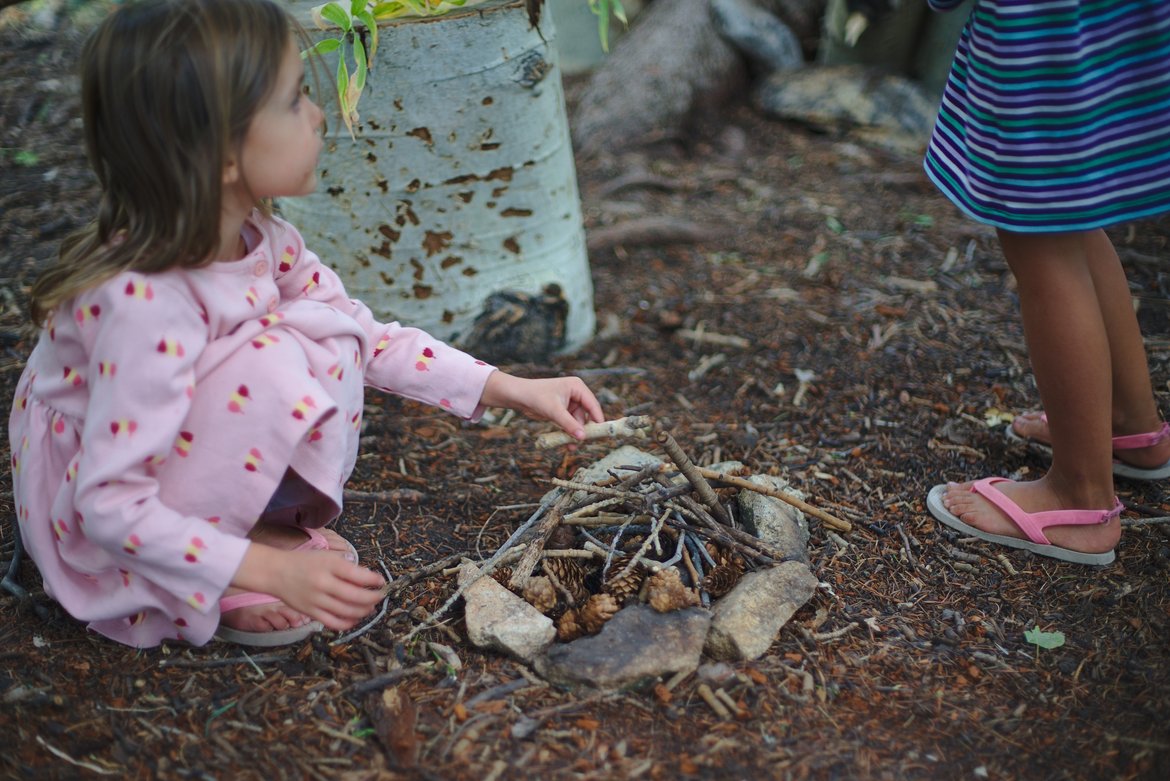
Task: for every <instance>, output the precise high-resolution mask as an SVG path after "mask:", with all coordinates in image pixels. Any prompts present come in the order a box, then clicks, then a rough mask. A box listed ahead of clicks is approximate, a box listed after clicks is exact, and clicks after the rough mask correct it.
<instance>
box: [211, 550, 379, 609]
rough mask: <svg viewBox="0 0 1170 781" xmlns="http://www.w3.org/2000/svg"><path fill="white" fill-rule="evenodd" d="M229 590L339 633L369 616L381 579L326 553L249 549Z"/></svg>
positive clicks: (370, 571)
mask: <svg viewBox="0 0 1170 781" xmlns="http://www.w3.org/2000/svg"><path fill="white" fill-rule="evenodd" d="M232 585H233V586H236V587H237V588H243V589H245V590H248V591H259V592H262V593H265V594H272V595H273V596H275V597H278V598H280V599H281V600H282V601H283V602H284V603H285V604H286V605H288V606H289V607H291V608H293V609H294V610H297V611H299V612H301V613H304V614H305V615H307V616H309V617H310V618H312V619H314V620H316V621H320V622H321V623H322V624H324V625H325V626H326V627H327V628H328V629H332V630H335V631H344V630H346V629H350V628H352V627H353V626H355V625H356V624H357V623H358V621H360V620H361V619H362V618H364V617H366V616H367V615H369V614H370V612H371V611H373V609H374V607H375V606H376V605H377V604H378V603H379V602H380V601H381V600H382V589H383V588H384V587H385V585H386V580H385V578H383V577H382V576H381V575H379V574H378V573H376V572H374V571H372V570H368V569H366V568H365V567H361V566H359V565H357V564H354V563H353V562H350V561H346V560H345V559H344V558H343V557H341V556H338V555H336V554H334V553H332V552H330V551H319V550H280V549H278V548H273V547H270V546H268V545H263V544H256V543H254V544H252V545H249V546H248V551H247V553H245V554H244V560H243V562H242V563H241V564H240V568H239V569H238V570H237V571H236V576H235V578H233V579H232Z"/></svg>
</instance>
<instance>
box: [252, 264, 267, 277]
mask: <svg viewBox="0 0 1170 781" xmlns="http://www.w3.org/2000/svg"><path fill="white" fill-rule="evenodd" d="M267 270H268V264H267V263H265V262H264V261H263V260H258V261H256V265H255V266H253V267H252V273H254V274H255V275H256V276H258V277H262V276H264V272H265V271H267Z"/></svg>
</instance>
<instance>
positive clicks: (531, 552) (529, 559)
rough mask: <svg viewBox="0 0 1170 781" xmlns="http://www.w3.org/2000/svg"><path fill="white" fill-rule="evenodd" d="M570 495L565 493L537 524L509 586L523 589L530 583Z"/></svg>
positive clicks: (513, 572) (515, 566) (519, 589)
mask: <svg viewBox="0 0 1170 781" xmlns="http://www.w3.org/2000/svg"><path fill="white" fill-rule="evenodd" d="M568 497H569V494H565V495H563V496H561V497H560V498H559V499H558V500H557V501H556V502H554V503H553V505H552V507H550V508H549V509H548V512H546V513H545V514H544V517H543V518H541V519H540V523H538V524H537V525H536V534H535V536H534V537H533V539H532V540H531V541H529V543H528V548H527V549H526V550H525V551H524V554H523V555H522V556H521V557H520V561H518V562H516V564H515V565H514V566H513V567H512V577H511V578H509V580H508V587H509V588H512V589H514V590H518V591H523V590H524V587H525V586H527V585H528V578H530V577H531V576H532V570H534V569H536V563H537V562H538V561H540V554H541V553H542V552H543V551H544V543H545V540H547V539H548V538H549V535H550V534H552V533H553V530H554V529H556V528H557V526H559V525H560V523H561V517H562V513H563V506H564V504H565V502H566V501H567V500H568Z"/></svg>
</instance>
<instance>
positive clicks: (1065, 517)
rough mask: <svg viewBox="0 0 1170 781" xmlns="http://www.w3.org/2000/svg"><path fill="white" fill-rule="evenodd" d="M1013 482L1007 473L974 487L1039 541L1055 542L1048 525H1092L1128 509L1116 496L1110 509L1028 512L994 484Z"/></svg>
mask: <svg viewBox="0 0 1170 781" xmlns="http://www.w3.org/2000/svg"><path fill="white" fill-rule="evenodd" d="M1010 482H1012V481H1011V480H1008V479H1007V478H1006V477H985V478H983V479H982V480H976V481H975V482H974V483H972V484H971V490H972V491H974V492H975V493H977V494H979V495H980V496H982V497H983V498H984V499H986V500H987V501H989V502H991V503H992V504H993V505H995V506H996V507H997V508H999V511H1000V512H1002V513H1003V514H1004V515H1006V516H1007V517H1008V518H1010V519H1011V520H1012V523H1014V524H1015V525H1016V526H1018V527H1020V531H1022V532H1023V533H1024V534H1026V535H1028V539H1029V540H1031V541H1032V542H1035V543H1038V544H1040V545H1051V544H1052V542H1051V541H1050V540H1049V539H1048V537H1047V536H1045V534H1044V530H1045V529H1047V528H1048V527H1049V526H1092V525H1095V524H1103V523H1109V521H1111V520H1113V519H1114V518H1116V517H1118V516H1119V515H1121V511H1122V510H1124V509H1125V507H1124V506H1123V505H1122V504H1121V501H1120V500H1118V499H1117V498H1116V497H1114V499H1113V502H1114V504H1113V509H1111V510H1047V511H1044V512H1038V513H1029V512H1025V511H1024V510H1022V509H1020V506H1019V505H1018V504H1016V503H1015V502H1013V501H1012V500H1011V499H1009V498H1008V497H1007V496H1006V495H1005V494H1004V493H1003V492H1002V491H1000V490H999V489H998V488H996V487H995V484H996V483H1010Z"/></svg>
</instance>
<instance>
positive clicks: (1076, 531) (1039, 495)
mask: <svg viewBox="0 0 1170 781" xmlns="http://www.w3.org/2000/svg"><path fill="white" fill-rule="evenodd" d="M995 487H996V488H998V489H999V490H1000V491H1002V492H1003V494H1004V496H1006V497H1008V498H1009V499H1011V500H1012V501H1013V502H1015V503H1016V504H1017V505H1019V507H1020V509H1022V510H1023V511H1024V512H1028V513H1036V512H1044V511H1048V510H1093V509H1101V510H1108V509H1111V508H1112V506H1113V502H1112V501H1106V502H1104V504H1102V506H1101V507H1099V508H1098V507H1096V506H1071V505H1069V504H1068V503H1066V502H1063V501H1062V500H1061V499H1060V497H1058V496H1057V495H1056V493H1055V492H1054V491H1053V490H1052V487H1051V486H1050V485H1049V483H1048V481H1047V480H1046V479H1045V478H1040V479H1039V480H1034V481H1031V482H1027V483H1013V482H1003V483H996V486H995ZM943 505H944V506H945V507H946V508H947V510H949V511H950V512H951V513H953V514H954V515H957V516H958V517H959V518H960V519H961V520H962V521H963V522H964V523H966V524H967V525H969V526H974V527H975V528H976V529H980V530H981V531H985V532H989V533H991V534H998V535H1001V536H1004V537H1015V538H1017V539H1026V538H1027V535H1026V534H1024V532H1023V531H1022V530H1021V529H1020V528H1019V527H1018V526H1016V524H1015V523H1014V522H1013V521H1012V520H1011V519H1010V518H1008V517H1007V516H1006V515H1004V514H1003V512H1002V511H1001V510H1000V509H999V508H998V507H996V506H995V505H993V504H992V503H991V502H989V501H988V500H987V499H985V498H983V497H982V496H980V495H979V494H977V493H975V492H974V491H972V490H971V483H969V482H968V483H949V484H948V485H947V490H946V493H945V494H944V495H943ZM1044 535H1045V536H1046V537H1047V538H1048V541H1049V542H1051V543H1052V544H1053V545H1056V546H1058V547H1061V548H1068V549H1069V550H1074V551H1079V552H1081V553H1104V552H1106V551H1110V550H1113V548H1114V547H1115V546H1116V545H1117V541H1118V540H1119V539H1120V538H1121V521H1120V520H1119V519H1118V518H1113V519H1111V520H1110V521H1109V522H1108V523H1103V524H1095V525H1092V526H1049V527H1047V528H1046V529H1045V530H1044Z"/></svg>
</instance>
